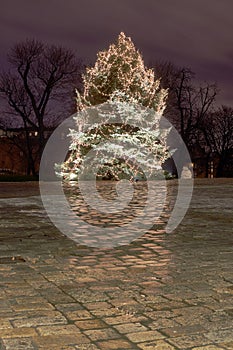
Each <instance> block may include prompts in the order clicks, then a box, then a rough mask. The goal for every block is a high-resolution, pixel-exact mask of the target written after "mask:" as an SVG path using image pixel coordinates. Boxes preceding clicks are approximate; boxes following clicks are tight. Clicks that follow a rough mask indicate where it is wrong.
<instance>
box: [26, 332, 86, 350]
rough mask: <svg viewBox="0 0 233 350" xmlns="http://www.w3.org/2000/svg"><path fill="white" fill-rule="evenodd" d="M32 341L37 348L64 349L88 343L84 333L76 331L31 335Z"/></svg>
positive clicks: (48, 349)
mask: <svg viewBox="0 0 233 350" xmlns="http://www.w3.org/2000/svg"><path fill="white" fill-rule="evenodd" d="M33 342H34V343H35V345H36V346H37V347H38V348H39V349H45V350H46V349H47V350H52V349H54V350H55V349H64V350H65V349H66V347H68V346H75V345H83V344H88V343H90V340H89V339H88V338H87V337H86V336H85V335H84V334H81V333H76V334H61V335H54V334H53V335H47V336H42V337H41V336H38V337H33Z"/></svg>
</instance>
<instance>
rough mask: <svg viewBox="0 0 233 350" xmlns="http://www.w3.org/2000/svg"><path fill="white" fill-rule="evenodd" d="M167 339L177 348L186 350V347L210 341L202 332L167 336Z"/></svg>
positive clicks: (201, 344)
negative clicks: (181, 335) (173, 336)
mask: <svg viewBox="0 0 233 350" xmlns="http://www.w3.org/2000/svg"><path fill="white" fill-rule="evenodd" d="M167 341H168V342H169V343H170V344H172V345H174V346H177V347H178V349H179V350H187V349H188V348H192V347H194V346H204V345H208V344H210V343H211V342H210V340H209V339H207V338H206V337H205V336H203V335H202V334H192V335H189V336H183V337H175V338H168V339H167Z"/></svg>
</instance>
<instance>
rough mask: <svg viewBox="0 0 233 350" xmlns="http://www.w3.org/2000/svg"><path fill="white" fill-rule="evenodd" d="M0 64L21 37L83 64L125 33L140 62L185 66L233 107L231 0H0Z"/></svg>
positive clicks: (4, 60)
mask: <svg viewBox="0 0 233 350" xmlns="http://www.w3.org/2000/svg"><path fill="white" fill-rule="evenodd" d="M0 5H1V7H0V33H1V34H0V47H1V50H0V64H1V67H2V68H5V67H7V60H6V55H7V52H8V51H9V49H10V47H11V46H12V45H13V44H15V43H16V42H19V41H21V40H24V39H26V38H36V39H39V40H42V41H45V42H47V43H49V44H52V43H53V44H59V45H62V46H65V47H67V48H71V49H73V50H74V52H75V53H76V54H77V56H78V57H82V58H83V59H84V60H85V62H86V63H90V62H94V60H95V57H96V53H97V52H98V51H99V50H103V49H106V48H108V46H109V44H110V43H112V42H114V41H115V40H116V37H117V35H118V34H119V33H120V32H121V31H124V32H125V34H126V35H128V36H131V38H132V40H133V42H134V43H135V45H136V47H137V48H138V49H139V50H140V52H141V53H142V54H143V57H144V59H145V62H146V64H147V65H149V63H150V62H152V61H158V60H163V61H171V62H173V63H174V64H176V65H178V66H186V67H190V68H191V69H192V70H193V71H194V72H195V73H196V75H197V79H198V80H200V81H208V82H217V83H218V86H219V88H220V89H221V94H220V96H219V97H218V100H217V102H218V104H222V103H224V104H228V105H230V106H233V97H232V90H233V79H232V77H233V74H232V72H233V45H232V44H233V20H232V13H233V1H232V0H221V1H220V0H176V1H175V0H160V1H159V0H85V1H82V0H66V1H65V0H47V1H45V0H0Z"/></svg>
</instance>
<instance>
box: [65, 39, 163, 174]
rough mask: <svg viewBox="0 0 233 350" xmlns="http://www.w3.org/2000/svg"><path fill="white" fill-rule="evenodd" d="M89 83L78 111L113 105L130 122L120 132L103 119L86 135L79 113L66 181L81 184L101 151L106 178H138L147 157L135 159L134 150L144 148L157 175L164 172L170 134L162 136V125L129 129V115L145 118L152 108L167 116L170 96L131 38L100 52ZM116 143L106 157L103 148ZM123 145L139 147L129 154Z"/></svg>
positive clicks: (88, 73)
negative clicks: (87, 161) (87, 164)
mask: <svg viewBox="0 0 233 350" xmlns="http://www.w3.org/2000/svg"><path fill="white" fill-rule="evenodd" d="M83 82H84V89H83V93H82V94H81V93H79V92H78V91H76V93H77V98H76V102H77V111H86V110H88V107H93V106H95V107H96V109H98V108H99V107H98V106H101V105H102V104H103V103H105V102H108V103H109V104H112V106H113V109H114V108H117V113H118V114H121V115H124V116H125V120H124V122H123V123H121V125H120V126H119V125H114V123H110V124H108V122H107V121H108V116H107V115H103V118H104V120H106V123H105V125H91V126H90V128H89V129H88V131H85V132H83V130H82V127H80V125H81V124H80V119H79V118H80V113H78V116H77V124H78V130H72V131H71V134H70V136H71V138H72V142H71V146H70V155H69V158H68V159H67V161H66V162H65V163H63V164H62V166H61V168H60V174H61V175H62V176H63V178H66V179H75V178H77V176H78V174H79V173H80V171H81V169H82V165H83V159H84V157H86V155H87V154H88V152H89V151H90V149H95V151H96V152H97V154H99V155H101V162H102V167H100V176H101V177H105V176H106V177H107V176H109V174H111V177H113V178H115V179H119V178H120V177H121V176H122V174H123V173H124V174H127V175H128V176H134V175H135V172H137V171H139V168H140V165H143V164H144V162H145V154H143V152H142V154H140V152H138V153H135V154H133V149H139V148H140V146H142V145H143V147H144V148H147V149H149V150H150V152H152V153H153V154H154V164H153V166H152V167H151V169H153V171H156V169H157V170H158V169H161V164H162V162H163V161H164V160H165V159H166V157H167V156H168V152H167V149H166V142H165V138H166V137H165V134H164V135H162V134H161V132H160V131H159V129H158V124H159V120H155V121H154V124H155V125H157V128H155V130H153V131H151V130H149V129H145V130H138V128H135V127H132V126H129V125H128V124H127V115H129V116H131V117H132V115H133V117H134V118H144V115H143V113H146V111H145V109H146V108H148V109H150V110H153V111H154V112H156V113H157V115H158V116H161V115H162V113H163V111H164V109H165V107H166V98H167V90H164V89H161V88H160V79H156V78H155V73H154V71H153V70H152V69H148V68H146V67H145V65H144V62H143V58H142V56H141V54H140V53H139V51H138V50H137V49H136V48H135V46H134V44H133V42H132V40H131V38H129V37H126V36H125V34H124V33H120V35H119V37H118V40H117V42H116V44H111V45H110V46H109V48H108V50H105V51H101V52H99V53H98V54H97V60H96V63H95V65H94V67H90V68H87V69H86V73H85V74H84V76H83ZM138 107H139V108H138ZM126 112H127V113H126ZM110 139H111V142H112V145H113V147H110V146H109V149H105V154H103V152H102V151H103V149H102V148H101V147H102V146H100V145H101V144H102V143H103V142H104V141H106V140H110ZM114 140H115V144H114ZM119 141H121V142H123V143H128V144H129V143H131V144H132V145H133V146H134V147H132V149H131V151H129V148H128V149H127V152H126V151H125V150H123V149H122V148H120V147H117V143H118V142H119ZM141 148H142V147H141ZM126 153H127V157H126ZM132 157H134V158H135V157H137V161H138V165H137V166H135V165H132V162H130V161H127V159H130V158H132ZM123 158H124V161H123ZM126 158H127V159H126Z"/></svg>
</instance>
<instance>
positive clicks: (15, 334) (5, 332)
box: [0, 327, 37, 338]
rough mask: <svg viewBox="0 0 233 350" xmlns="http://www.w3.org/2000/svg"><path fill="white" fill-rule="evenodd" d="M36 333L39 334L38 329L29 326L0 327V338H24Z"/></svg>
mask: <svg viewBox="0 0 233 350" xmlns="http://www.w3.org/2000/svg"><path fill="white" fill-rule="evenodd" d="M35 335H37V332H36V330H35V329H34V328H29V327H22V328H6V329H0V338H21V337H22V338H23V337H33V336H35Z"/></svg>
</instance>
